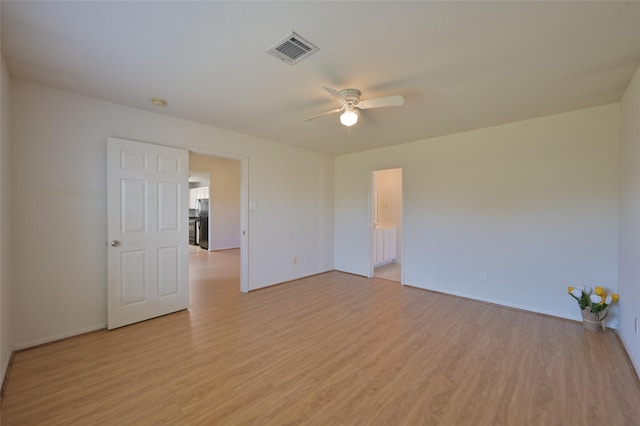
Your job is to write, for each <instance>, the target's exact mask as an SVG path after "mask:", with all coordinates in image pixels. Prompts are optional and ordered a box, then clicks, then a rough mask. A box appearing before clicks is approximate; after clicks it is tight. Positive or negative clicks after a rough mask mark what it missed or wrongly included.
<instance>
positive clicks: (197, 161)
mask: <svg viewBox="0 0 640 426" xmlns="http://www.w3.org/2000/svg"><path fill="white" fill-rule="evenodd" d="M189 170H191V171H195V172H203V173H208V174H209V200H210V201H209V210H210V214H209V223H210V228H211V229H210V234H211V239H209V250H225V249H230V248H238V247H240V180H241V179H240V177H241V176H240V161H238V160H229V159H225V158H216V157H207V156H203V155H197V154H193V153H191V154H189Z"/></svg>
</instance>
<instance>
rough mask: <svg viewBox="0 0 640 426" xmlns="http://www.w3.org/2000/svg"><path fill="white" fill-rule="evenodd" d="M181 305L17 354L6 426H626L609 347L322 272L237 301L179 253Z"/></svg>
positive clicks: (601, 339) (220, 267)
mask: <svg viewBox="0 0 640 426" xmlns="http://www.w3.org/2000/svg"><path fill="white" fill-rule="evenodd" d="M190 261H191V276H192V281H193V282H192V308H191V309H190V311H189V312H187V311H184V312H180V313H177V314H173V315H168V316H165V317H162V318H158V319H154V320H151V321H147V322H144V323H140V324H136V325H133V326H129V327H125V328H122V329H117V330H114V331H110V332H106V331H102V332H96V333H93V334H89V335H85V336H80V337H77V338H72V339H68V340H66V341H61V342H58V343H55V344H51V345H47V346H43V347H39V348H36V349H33V350H29V351H24V352H20V353H18V354H16V356H15V359H14V363H13V368H12V371H11V373H10V376H9V380H8V386H7V389H6V395H5V399H4V401H3V406H2V416H3V418H2V424H3V425H4V426H11V425H147V424H149V425H151V424H159V425H194V424H204V425H214V424H215V425H227V424H229V425H242V424H269V425H282V424H309V425H332V424H335V425H368V424H375V425H422V424H424V425H436V424H439V425H580V426H585V425H597V426H609V425H637V424H638V421H639V420H640V387H639V386H638V381H637V379H636V377H635V375H634V372H633V371H632V368H631V366H630V363H629V361H628V359H627V358H626V356H625V354H624V352H623V349H622V347H621V345H620V342H619V340H618V338H617V336H616V335H615V334H614V333H613V332H611V331H608V332H604V333H597V334H595V333H589V332H586V331H584V330H583V328H582V325H581V324H579V323H574V322H570V321H564V320H559V319H554V318H550V317H545V316H542V315H535V314H531V313H526V312H519V311H515V310H510V309H505V308H500V307H495V306H491V305H487V304H483V303H479V302H474V301H469V300H464V299H460V298H456V297H453V296H447V295H442V294H437V293H432V292H428V291H424V290H418V289H415V288H411V287H402V286H399V285H398V286H395V285H389V283H388V281H384V280H379V279H375V278H374V279H370V280H369V279H366V278H362V277H357V276H353V275H347V274H343V273H339V272H331V273H327V274H322V275H319V276H315V277H311V278H308V279H303V280H299V281H297V282H294V283H289V284H284V285H280V286H276V287H272V288H269V289H264V290H260V291H256V292H253V293H250V294H241V293H239V283H238V272H237V271H238V255H237V251H229V252H220V253H215V252H214V253H194V254H191V255H190Z"/></svg>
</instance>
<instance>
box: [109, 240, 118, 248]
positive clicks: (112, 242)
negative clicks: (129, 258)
mask: <svg viewBox="0 0 640 426" xmlns="http://www.w3.org/2000/svg"><path fill="white" fill-rule="evenodd" d="M119 245H120V241H118V240H113V241H111V247H118V246H119Z"/></svg>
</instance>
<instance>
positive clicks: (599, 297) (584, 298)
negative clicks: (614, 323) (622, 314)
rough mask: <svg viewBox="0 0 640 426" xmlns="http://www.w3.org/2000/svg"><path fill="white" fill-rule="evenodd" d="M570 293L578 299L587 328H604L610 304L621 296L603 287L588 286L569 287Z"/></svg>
mask: <svg viewBox="0 0 640 426" xmlns="http://www.w3.org/2000/svg"><path fill="white" fill-rule="evenodd" d="M568 293H569V294H570V295H571V297H573V298H574V299H576V300H577V301H578V305H579V306H580V309H581V310H582V323H583V324H584V327H585V328H586V329H587V330H590V331H599V330H600V329H602V330H604V328H605V327H604V320H605V319H606V318H607V315H608V313H609V306H610V305H611V304H612V303H615V302H617V301H618V299H619V298H620V296H618V295H617V294H615V293H611V294H607V293H606V292H605V290H604V288H602V287H596V289H595V291H593V290H592V289H591V287H588V286H584V285H583V286H579V287H569V288H568Z"/></svg>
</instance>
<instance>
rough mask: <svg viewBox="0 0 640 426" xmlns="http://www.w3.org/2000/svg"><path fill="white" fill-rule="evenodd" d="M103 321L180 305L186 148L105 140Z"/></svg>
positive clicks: (184, 301) (185, 276)
mask: <svg viewBox="0 0 640 426" xmlns="http://www.w3.org/2000/svg"><path fill="white" fill-rule="evenodd" d="M107 145H108V146H107V154H108V165H107V171H108V172H107V173H108V177H107V181H108V188H107V197H108V221H109V223H108V237H109V250H108V253H109V256H108V277H107V280H108V304H109V306H108V320H107V324H108V328H109V329H112V328H116V327H121V326H123V325H128V324H131V323H134V322H138V321H144V320H147V319H150V318H154V317H157V316H160V315H165V314H168V313H171V312H175V311H178V310H182V309H186V308H187V307H188V302H189V270H188V261H189V259H188V238H189V236H188V226H189V224H188V219H189V218H188V182H187V181H188V173H189V164H188V163H189V156H188V151H186V150H183V149H177V148H170V147H164V146H159V145H153V144H146V143H142V142H135V141H129V140H125V139H118V138H109V140H108V144H107Z"/></svg>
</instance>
